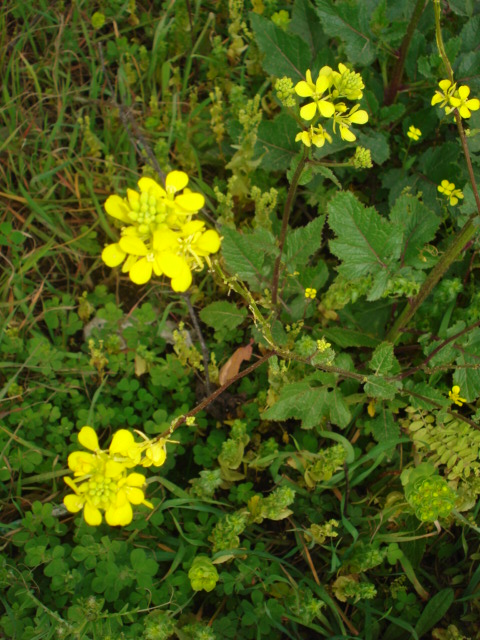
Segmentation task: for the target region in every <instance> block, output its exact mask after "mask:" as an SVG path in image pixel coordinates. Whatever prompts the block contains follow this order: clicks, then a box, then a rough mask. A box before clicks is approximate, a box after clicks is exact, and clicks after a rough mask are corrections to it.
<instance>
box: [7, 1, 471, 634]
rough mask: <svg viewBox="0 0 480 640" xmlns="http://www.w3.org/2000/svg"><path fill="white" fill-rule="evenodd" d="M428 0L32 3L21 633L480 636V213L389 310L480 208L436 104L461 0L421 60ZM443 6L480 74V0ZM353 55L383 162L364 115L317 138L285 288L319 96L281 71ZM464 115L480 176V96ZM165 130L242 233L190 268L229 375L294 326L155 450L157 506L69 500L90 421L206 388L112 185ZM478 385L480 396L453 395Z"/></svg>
mask: <svg viewBox="0 0 480 640" xmlns="http://www.w3.org/2000/svg"><path fill="white" fill-rule="evenodd" d="M424 4H425V3H422V2H417V3H415V2H413V1H411V0H402V1H399V2H396V3H388V2H386V1H385V0H366V1H365V2H355V1H353V0H336V1H334V0H312V1H309V0H292V1H285V2H281V1H280V0H263V1H262V0H255V1H252V2H250V1H248V2H243V1H242V0H229V1H227V0H220V1H218V2H217V1H216V2H213V1H211V2H209V1H205V0H176V1H175V2H171V1H166V2H160V1H147V0H146V1H144V2H142V1H137V2H135V0H129V1H128V2H125V1H123V0H109V1H108V2H100V3H92V2H89V1H88V0H76V1H74V2H46V1H45V0H40V1H39V2H37V3H25V2H20V1H18V2H15V1H14V0H13V1H12V2H9V3H7V7H6V9H5V10H4V11H3V12H2V13H1V15H0V36H1V40H2V47H1V51H0V65H1V76H0V77H1V78H2V105H1V106H0V150H1V153H2V156H1V161H0V172H1V185H2V186H1V187H0V202H1V209H0V247H1V249H2V252H1V256H0V259H1V261H2V269H1V271H0V308H1V314H0V317H1V318H2V320H1V329H0V386H1V388H0V401H1V405H0V451H1V458H0V482H1V485H2V501H1V506H2V524H1V526H0V533H1V539H2V552H1V556H0V584H1V585H2V593H1V595H0V601H1V603H2V608H3V610H2V612H1V617H0V629H1V633H2V634H3V635H4V637H6V638H15V639H18V640H33V639H35V638H42V639H43V638H45V639H50V638H52V639H53V638H78V639H82V640H83V639H85V640H86V639H95V640H97V639H105V640H106V639H107V638H116V639H118V638H136V639H138V638H144V639H145V640H158V639H161V640H163V639H167V638H178V639H179V640H212V639H214V638H219V639H220V638H222V639H223V638H232V639H236V640H243V639H245V640H250V639H257V638H264V637H269V638H270V639H272V640H273V639H276V638H278V639H283V638H293V639H297V638H313V637H318V638H332V639H333V638H338V639H340V638H342V639H343V638H345V639H347V638H358V637H360V638H364V639H365V640H374V639H381V640H397V639H403V638H415V639H418V638H429V637H433V638H438V639H440V640H455V639H460V638H478V637H480V626H479V623H478V619H479V611H478V584H479V582H480V570H479V568H478V566H477V560H478V540H479V538H478V534H479V531H480V529H479V528H478V495H479V494H480V480H479V477H480V462H479V457H478V453H479V447H480V435H479V431H478V420H479V416H480V412H479V409H478V397H479V395H480V372H479V364H480V296H479V293H478V290H477V286H476V274H477V271H478V233H477V232H476V231H475V233H472V238H470V240H469V242H468V243H465V246H463V245H462V247H460V249H461V251H460V250H459V252H458V255H457V259H456V260H455V261H454V262H453V264H452V265H451V266H450V268H449V270H448V271H447V272H446V274H445V275H444V277H443V278H442V279H441V281H440V282H439V283H438V285H437V286H436V287H435V288H434V290H433V292H432V293H431V294H430V295H429V296H428V297H427V298H426V300H425V301H424V302H423V304H422V305H421V306H419V308H418V310H417V312H416V313H415V316H414V318H413V319H412V320H411V321H410V323H409V324H408V326H406V327H403V331H402V332H401V334H400V335H399V336H395V337H393V338H392V333H391V332H392V326H394V322H395V319H396V318H398V315H399V313H400V312H401V310H402V309H403V308H404V307H405V305H406V304H411V303H412V301H413V300H415V299H416V298H415V296H417V295H418V293H419V291H421V288H422V285H424V283H425V281H426V279H427V276H428V274H429V273H431V272H432V270H434V269H435V268H436V267H437V265H438V264H439V263H440V261H441V260H442V256H443V255H445V253H446V252H447V251H448V248H449V246H451V244H452V243H453V242H454V241H455V238H457V237H458V234H459V233H461V231H460V230H461V229H462V228H464V225H466V224H470V223H471V222H472V221H473V224H475V225H477V221H478V211H477V210H476V204H475V199H474V192H473V189H472V186H471V185H470V182H469V174H468V171H467V165H466V163H465V158H464V156H463V152H462V146H461V144H460V141H459V139H458V132H457V130H456V127H455V125H454V120H453V116H450V117H446V116H445V114H444V111H443V110H441V109H439V108H438V107H437V108H435V107H431V106H430V101H431V98H432V95H433V93H434V91H435V89H436V88H437V84H438V81H439V80H440V79H442V78H444V77H446V73H445V68H444V65H443V62H442V59H441V57H440V55H439V53H438V50H437V45H436V39H435V21H434V7H433V3H432V2H428V3H427V4H426V6H425V8H424V10H423V11H422V12H421V15H420V16H419V20H418V24H417V25H416V26H415V28H414V30H413V31H412V33H411V39H410V40H409V43H408V47H407V49H406V50H405V56H404V58H402V55H403V54H402V43H404V42H405V38H406V34H407V33H409V25H410V24H411V21H412V19H413V16H414V15H415V13H414V12H415V11H416V9H417V8H418V7H419V6H420V5H422V6H421V8H422V9H423V5H424ZM441 16H442V29H443V38H444V40H445V46H446V52H447V54H448V57H449V59H450V62H451V64H452V66H453V69H454V73H455V77H456V78H457V79H458V81H459V83H460V84H463V83H466V84H468V86H470V88H471V90H472V95H476V96H478V95H479V94H480V75H479V72H478V70H479V69H480V49H479V43H480V7H479V6H478V4H477V3H474V2H473V1H472V0H451V1H449V2H442V3H441ZM399 59H402V60H403V62H404V68H403V73H401V74H400V76H399V75H398V73H399V63H398V60H399ZM339 62H343V63H344V64H347V65H348V66H350V67H352V68H354V69H355V71H357V72H359V73H361V75H362V78H363V81H364V84H365V91H364V97H363V99H362V102H361V104H362V108H363V109H365V110H367V112H368V114H369V121H368V124H367V125H364V126H363V127H362V128H361V130H360V129H358V130H357V131H356V134H357V137H358V144H359V145H361V146H362V147H365V148H367V149H369V150H370V152H371V156H372V160H373V163H374V165H373V168H372V169H369V170H367V169H364V170H355V169H354V168H353V167H352V165H351V163H349V162H348V161H349V159H350V158H351V157H352V156H353V155H354V150H355V145H352V144H351V143H347V142H345V141H343V140H340V138H339V137H338V136H337V137H336V138H334V141H333V144H331V145H325V146H324V147H323V148H321V149H316V150H315V151H314V153H313V156H312V158H311V159H310V162H309V163H307V166H306V168H305V170H304V171H303V173H302V175H301V178H300V181H299V187H298V191H297V194H296V199H295V203H294V207H293V210H292V214H291V216H290V220H289V225H290V227H289V230H288V234H287V239H286V243H285V247H284V249H283V252H282V256H281V263H280V281H279V282H280V288H279V297H280V304H279V305H278V311H277V309H275V305H274V304H273V302H272V296H271V293H272V279H273V277H274V273H275V269H276V267H275V264H276V260H277V258H278V257H279V254H280V253H279V245H278V238H279V236H280V230H281V219H282V211H283V208H284V206H285V202H286V200H287V194H288V193H289V189H290V188H291V187H290V185H291V183H292V179H293V175H294V172H295V169H296V167H297V166H298V163H299V162H300V152H301V149H300V146H301V144H300V143H297V142H295V136H296V135H297V133H298V132H299V131H300V128H301V126H302V125H301V121H300V119H299V118H298V115H297V113H298V109H297V110H295V109H287V108H284V107H282V105H281V103H280V101H279V99H278V97H277V95H276V92H275V89H274V86H275V80H276V79H278V78H281V77H282V76H287V77H289V78H290V79H291V80H292V81H293V83H294V84H295V83H296V82H298V81H299V80H301V79H303V78H304V76H305V72H306V70H307V69H309V68H310V69H312V70H314V71H315V72H318V70H319V69H320V68H321V67H322V66H324V65H330V66H332V67H334V68H336V67H337V65H338V63H339ZM314 75H315V74H314ZM412 124H413V125H414V126H416V127H418V128H420V129H421V131H422V137H421V139H420V141H419V142H416V143H410V142H409V139H408V138H407V137H406V132H407V131H408V128H409V127H410V125H412ZM465 126H466V127H468V128H469V129H470V134H471V135H470V136H469V137H468V139H467V140H468V149H469V153H470V157H471V161H472V165H473V169H472V170H473V173H474V175H475V176H476V178H477V183H478V178H479V174H480V169H479V166H480V143H479V140H480V136H478V135H477V136H476V135H475V134H476V133H477V132H478V130H479V129H480V111H477V112H476V113H473V115H472V117H471V118H470V120H469V121H468V122H467V121H465ZM152 155H153V156H154V158H155V159H156V161H157V162H158V163H159V165H160V167H161V169H162V171H163V172H165V173H167V172H168V171H170V170H173V169H178V170H183V171H186V172H187V173H188V174H189V176H190V178H191V185H192V188H194V189H195V190H197V191H201V192H202V193H204V195H205V197H206V200H207V205H206V210H205V212H204V214H205V217H206V219H207V220H208V221H209V223H210V224H212V225H213V224H217V225H219V227H218V228H219V230H220V232H221V235H222V238H223V241H222V251H221V257H220V259H219V263H218V265H217V269H216V272H215V274H214V273H211V272H210V273H209V272H207V271H205V272H203V273H202V274H197V276H196V282H195V286H194V287H193V288H192V290H191V292H190V293H189V296H190V298H189V300H190V301H191V304H192V305H193V306H194V308H195V309H196V311H197V315H198V317H199V322H200V324H201V329H202V333H203V335H204V337H205V341H206V346H207V350H208V353H209V354H210V377H211V380H212V383H213V384H215V382H216V380H218V373H219V368H220V367H221V366H222V365H224V364H225V363H226V362H227V361H228V360H229V358H230V357H231V356H232V354H233V353H235V351H236V350H237V349H238V348H239V347H244V346H246V345H249V344H251V345H252V346H253V357H252V360H251V362H250V363H249V364H252V363H254V362H256V360H257V359H258V358H259V357H261V356H266V355H268V353H269V349H272V344H273V345H274V347H273V350H274V353H272V354H271V357H270V359H268V362H267V361H266V362H265V363H264V364H262V366H259V367H258V368H257V369H255V371H253V372H252V373H251V374H250V375H249V376H246V377H243V378H242V379H241V380H240V379H239V380H238V381H237V382H235V384H233V385H232V386H230V387H229V389H228V390H226V391H225V392H224V393H223V394H222V395H221V396H220V397H219V398H218V400H216V401H215V402H214V403H212V404H210V405H209V406H208V407H207V408H206V409H205V410H203V411H201V412H200V413H198V415H197V416H196V422H195V425H193V426H186V425H182V426H181V427H179V428H178V429H177V430H176V431H175V434H174V436H173V437H172V439H173V440H174V441H175V442H174V443H173V442H172V443H169V444H168V446H167V453H168V455H167V461H166V463H165V465H164V466H163V467H161V468H160V469H158V470H155V471H154V472H152V473H151V474H150V475H149V477H148V489H147V495H148V499H149V500H151V501H152V503H153V504H154V510H153V511H151V510H149V509H147V508H145V507H139V508H138V511H137V512H136V515H135V518H134V520H133V522H132V523H131V524H130V525H128V526H127V527H125V528H123V529H117V528H109V527H108V526H107V525H101V526H100V527H98V528H92V527H89V526H88V525H87V524H86V523H85V522H84V521H83V519H82V517H81V515H75V516H74V515H72V514H69V513H68V512H67V511H66V509H65V508H64V507H63V503H62V498H63V496H64V494H65V487H64V483H63V480H62V478H63V476H64V475H65V474H66V470H65V469H66V459H67V456H68V453H70V452H71V451H73V450H76V449H77V447H78V442H77V437H76V434H77V433H78V430H79V429H80V428H81V427H82V426H83V425H86V424H89V425H92V426H93V427H94V428H95V429H96V431H97V433H98V434H99V437H100V440H101V442H102V443H105V446H107V443H108V441H109V438H110V436H111V434H112V433H113V432H115V431H116V430H117V429H119V428H131V429H139V430H142V431H144V432H145V433H146V434H147V435H149V436H150V437H154V436H156V435H159V434H162V433H164V432H165V431H166V430H168V428H169V426H170V424H171V423H172V421H173V420H175V419H176V418H178V417H179V416H181V415H183V414H185V413H187V412H188V411H190V410H192V409H193V408H194V407H195V406H196V405H197V404H198V403H199V402H200V401H201V400H202V399H203V398H204V396H205V384H204V364H203V361H202V353H201V351H202V349H201V344H200V341H199V336H198V334H197V333H196V330H195V327H194V326H193V324H192V322H191V318H190V315H189V312H188V305H187V303H186V300H185V297H183V296H180V295H176V294H172V292H171V291H170V290H169V289H168V287H167V286H166V284H165V283H163V282H162V281H161V280H159V281H153V282H152V283H150V284H149V285H148V286H146V287H143V288H140V289H139V288H138V287H135V286H134V285H132V283H129V281H128V279H127V278H126V277H125V276H123V275H122V274H120V273H119V272H118V270H113V271H112V270H109V269H107V268H106V267H105V265H103V264H102V262H101V260H100V257H99V256H100V253H101V250H102V247H103V246H104V244H105V243H107V242H110V241H114V240H115V239H116V238H117V236H118V229H117V228H116V227H115V225H114V224H112V221H111V220H109V219H107V216H106V214H105V212H104V210H103V203H104V202H105V200H106V198H107V197H108V195H110V194H111V193H120V194H122V195H124V194H125V191H126V189H127V188H134V186H135V183H136V181H137V180H138V177H139V176H140V175H142V174H143V175H149V176H152V177H155V166H153V165H154V163H153V164H152ZM327 156H328V157H327ZM322 162H323V163H324V164H322ZM443 179H448V180H450V181H453V182H455V185H456V186H457V187H459V188H461V189H463V191H464V194H465V198H464V200H463V201H462V202H461V204H460V205H459V206H457V207H455V208H452V207H449V206H447V204H446V201H445V199H443V198H442V197H441V196H440V194H439V193H438V191H437V185H438V184H439V183H440V182H441V181H442V180H443ZM474 214H475V215H477V217H475V215H474ZM221 274H223V275H221ZM306 287H313V288H315V289H316V290H317V298H316V300H315V301H309V300H307V299H306V298H305V293H304V291H305V288H306ZM263 321H264V323H263ZM180 323H184V330H183V331H182V330H181V331H180V332H178V333H176V331H178V329H179V325H180ZM322 339H324V342H323V343H322V344H323V345H324V346H323V347H322V348H319V347H318V344H317V341H320V340H322ZM325 341H328V343H329V344H328V346H325ZM265 360H267V358H265ZM243 366H245V365H243ZM453 385H458V386H460V388H461V396H462V397H464V398H466V401H467V402H466V404H465V405H464V406H462V407H459V406H455V405H453V406H452V402H451V400H450V399H449V396H448V392H449V390H450V389H451V388H452V386H453ZM422 465H423V466H422ZM431 477H434V478H435V483H436V484H435V486H436V487H440V488H441V487H442V486H446V487H448V489H446V490H445V491H446V495H447V498H448V499H447V498H446V500H447V502H448V500H451V504H450V502H449V503H448V505H447V506H448V508H447V512H448V511H450V513H449V514H448V515H446V516H445V515H444V514H443V512H442V510H441V509H440V510H439V511H438V513H436V514H435V516H436V517H434V518H433V517H432V518H431V519H430V520H425V521H424V520H422V518H421V517H419V510H418V501H420V503H422V502H425V501H433V499H434V498H435V497H436V496H433V497H432V494H431V492H429V490H430V488H429V486H427V485H428V482H427V484H425V481H426V480H427V481H428V479H429V478H431ZM412 496H413V497H412ZM452 496H453V497H452ZM416 500H417V502H416ZM443 507H445V505H443ZM432 634H433V635H432Z"/></svg>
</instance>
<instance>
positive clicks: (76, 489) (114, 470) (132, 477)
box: [63, 426, 153, 526]
mask: <svg viewBox="0 0 480 640" xmlns="http://www.w3.org/2000/svg"><path fill="white" fill-rule="evenodd" d="M128 433H129V432H128V431H126V430H125V429H120V430H119V431H118V432H117V433H116V434H115V435H114V437H113V439H112V444H111V445H110V449H109V450H108V452H107V451H102V450H101V449H100V448H99V445H98V438H97V435H96V433H95V431H94V430H93V429H92V427H88V426H86V427H83V428H82V429H81V431H80V433H79V434H78V440H79V442H80V444H81V445H82V446H84V447H85V448H86V449H89V451H92V452H93V453H87V452H83V451H74V452H73V453H71V454H70V455H69V456H68V466H69V468H70V469H71V470H72V471H73V472H74V479H73V480H72V479H71V478H69V477H66V478H64V480H65V483H66V484H67V485H68V486H69V487H70V489H72V490H73V493H70V494H68V495H66V496H65V498H64V500H63V502H64V505H65V507H66V508H67V509H68V511H70V512H71V513H78V512H79V511H81V510H82V509H83V516H84V518H85V522H87V524H89V525H91V526H98V525H99V524H101V522H102V517H103V515H105V520H106V522H107V523H108V524H109V525H111V526H116V525H120V526H124V525H127V524H129V523H130V522H131V521H132V518H133V510H132V504H135V505H137V504H145V505H146V506H148V507H150V508H153V505H152V504H151V503H150V502H148V501H147V500H145V494H144V492H143V489H142V487H143V486H144V484H145V476H143V475H142V474H140V473H127V468H129V467H130V466H133V464H135V462H134V461H131V460H130V459H129V460H126V461H125V460H124V459H123V458H120V459H118V457H117V459H116V456H115V453H116V452H117V451H118V450H119V449H123V448H124V445H125V443H126V442H127V443H128V442H129V440H128V437H127V436H126V435H125V434H128Z"/></svg>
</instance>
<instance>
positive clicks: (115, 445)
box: [108, 429, 136, 455]
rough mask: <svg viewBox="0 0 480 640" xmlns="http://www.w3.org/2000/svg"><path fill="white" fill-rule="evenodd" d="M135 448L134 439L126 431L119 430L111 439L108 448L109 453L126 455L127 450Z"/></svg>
mask: <svg viewBox="0 0 480 640" xmlns="http://www.w3.org/2000/svg"><path fill="white" fill-rule="evenodd" d="M133 447H136V443H135V439H134V437H133V435H132V434H131V433H130V431H127V429H119V430H118V431H117V432H116V433H115V434H114V436H113V438H112V443H111V444H110V447H109V448H108V451H109V452H110V453H123V454H125V455H128V450H129V449H132V448H133Z"/></svg>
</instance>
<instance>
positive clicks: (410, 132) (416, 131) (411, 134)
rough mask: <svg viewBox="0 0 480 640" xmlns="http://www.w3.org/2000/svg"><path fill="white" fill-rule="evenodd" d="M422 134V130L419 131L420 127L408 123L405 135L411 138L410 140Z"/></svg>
mask: <svg viewBox="0 0 480 640" xmlns="http://www.w3.org/2000/svg"><path fill="white" fill-rule="evenodd" d="M421 135H422V132H421V131H420V129H417V128H416V127H414V126H413V124H412V125H410V127H409V129H408V131H407V136H408V137H409V138H410V139H411V140H415V141H417V140H419V139H420V136H421Z"/></svg>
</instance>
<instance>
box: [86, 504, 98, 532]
mask: <svg viewBox="0 0 480 640" xmlns="http://www.w3.org/2000/svg"><path fill="white" fill-rule="evenodd" d="M83 517H84V518H85V522H86V523H87V524H89V525H90V526H91V527H98V525H99V524H101V522H102V514H101V513H100V510H99V509H97V507H94V506H93V505H92V504H90V503H89V502H86V503H85V507H84V509H83Z"/></svg>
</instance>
